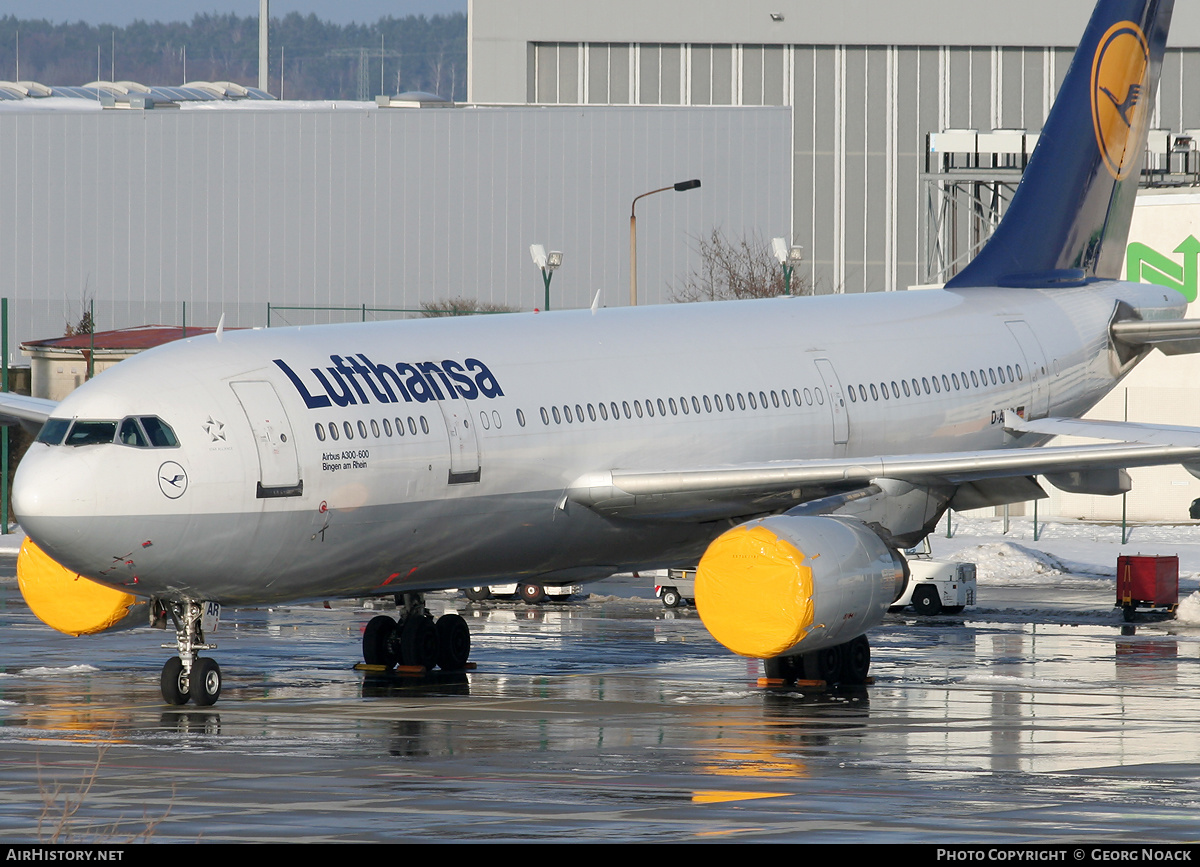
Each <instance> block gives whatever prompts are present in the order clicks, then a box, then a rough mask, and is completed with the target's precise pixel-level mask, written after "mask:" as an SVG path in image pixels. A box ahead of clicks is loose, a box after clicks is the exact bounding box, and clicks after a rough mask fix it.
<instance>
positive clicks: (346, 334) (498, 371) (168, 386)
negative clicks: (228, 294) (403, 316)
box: [14, 281, 1186, 604]
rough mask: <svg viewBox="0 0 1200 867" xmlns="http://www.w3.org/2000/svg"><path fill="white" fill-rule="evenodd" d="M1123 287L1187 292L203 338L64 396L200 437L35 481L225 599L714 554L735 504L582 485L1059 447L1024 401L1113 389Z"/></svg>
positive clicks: (48, 457) (141, 580)
mask: <svg viewBox="0 0 1200 867" xmlns="http://www.w3.org/2000/svg"><path fill="white" fill-rule="evenodd" d="M1118 302H1124V303H1125V304H1127V305H1128V306H1129V307H1130V308H1132V309H1133V311H1135V313H1136V314H1137V315H1139V316H1141V317H1142V318H1144V319H1177V318H1180V317H1181V316H1182V315H1183V312H1184V308H1185V306H1186V305H1185V302H1184V300H1183V298H1182V296H1180V295H1179V294H1178V293H1175V292H1173V291H1171V290H1169V289H1163V288H1162V287H1158V286H1152V285H1149V284H1129V283H1115V282H1108V281H1097V282H1092V283H1089V284H1087V285H1083V286H1078V287H1074V288H1060V289H1054V290H1037V289H1011V288H1006V289H996V290H991V289H971V290H966V291H959V292H952V291H942V290H931V291H914V292H900V293H891V294H869V295H854V296H826V297H818V298H782V299H775V300H756V301H748V302H717V303H711V304H695V305H687V306H681V305H675V306H669V307H668V306H664V307H643V308H636V309H629V308H622V309H603V310H599V311H597V312H596V313H595V314H592V313H590V312H589V311H586V310H585V311H567V312H561V313H548V314H509V315H503V316H476V317H459V318H450V319H431V320H417V321H403V322H380V323H368V324H354V325H335V326H314V327H308V328H302V329H296V328H274V329H270V330H253V331H250V330H247V331H232V332H226V333H225V334H224V335H223V336H222V337H221V338H220V342H218V340H217V338H215V337H213V336H203V337H196V338H190V339H186V340H180V341H177V342H175V343H171V344H168V345H166V346H163V347H160V348H158V349H155V350H152V351H150V352H146V353H144V354H143V355H140V356H138V357H136V358H133V359H130V360H129V361H126V362H123V363H122V364H120V365H118V366H117V367H115V368H113V369H111V370H109V371H107V372H105V373H104V375H103V376H100V377H97V378H96V379H94V380H92V381H91V382H89V383H87V384H86V385H84V386H83V387H82V388H80V389H79V390H77V391H76V392H75V393H73V394H72V395H71V396H70V397H68V398H67V399H66V400H64V401H63V402H62V403H61V404H60V406H59V407H58V408H57V410H56V411H55V412H54V414H53V416H52V419H75V420H100V421H112V422H118V423H119V422H120V421H121V420H122V419H126V418H130V417H134V418H140V417H154V418H158V419H161V420H162V421H163V422H165V423H166V424H168V425H169V426H170V427H171V428H172V429H173V431H174V432H175V435H176V437H177V439H178V445H177V446H173V447H153V446H148V445H147V446H137V445H125V444H120V443H112V442H109V443H93V444H85V445H79V446H73V445H62V444H60V445H48V444H43V443H36V444H34V445H33V446H32V447H31V448H30V450H29V452H28V453H27V455H26V456H25V458H24V460H23V462H22V464H21V467H20V469H19V471H18V474H17V479H16V483H15V488H14V505H15V509H16V511H17V514H18V517H19V518H20V520H21V522H22V525H23V526H24V527H25V529H26V530H27V531H28V532H29V534H30V535H31V537H33V539H34V540H35V541H36V542H37V543H38V544H39V545H40V546H41V547H42V548H43V549H44V550H45V551H46V552H47V553H49V554H50V555H51V556H52V557H54V558H55V559H56V560H57V561H59V562H60V563H62V564H63V565H65V566H67V567H69V568H70V569H72V570H74V571H77V572H79V573H80V574H83V575H85V576H88V577H91V578H93V579H96V580H98V581H101V582H103V583H107V584H111V585H113V586H120V587H123V588H125V589H127V590H129V591H131V592H133V593H135V594H139V595H146V596H151V595H153V596H160V597H163V598H170V599H205V600H214V601H219V602H222V603H226V604H248V603H266V602H272V601H282V600H288V599H298V598H312V597H335V596H352V595H367V594H382V593H387V594H392V593H398V592H403V591H406V590H417V589H421V590H429V589H436V588H441V587H455V586H467V585H475V584H485V583H489V582H497V581H501V580H506V581H513V580H520V579H522V578H530V577H533V576H539V577H540V578H541V579H542V580H555V579H558V580H563V581H567V580H578V579H585V578H589V577H601V576H604V575H607V574H611V573H612V572H615V571H620V570H623V569H633V568H649V567H653V566H664V565H669V564H685V563H691V564H694V563H695V562H696V560H697V559H698V558H699V556H700V554H701V553H702V552H703V551H704V548H705V546H706V545H707V544H708V542H709V541H711V539H712V538H713V537H715V536H716V535H717V534H718V533H720V532H721V531H722V530H724V529H727V528H728V526H729V523H728V522H727V521H723V520H718V519H717V518H716V517H713V518H712V519H711V520H700V521H697V520H695V516H692V518H691V519H684V518H683V517H682V516H672V515H669V514H667V515H664V516H662V517H661V518H656V519H647V518H637V519H625V518H616V517H611V516H605V515H603V514H599V513H597V512H595V511H592V510H590V509H588V508H586V507H583V506H580V505H577V504H574V503H568V502H566V499H565V497H564V492H565V491H566V490H567V489H568V488H569V487H570V485H571V484H572V483H573V482H574V481H575V480H576V479H578V478H579V477H580V476H582V475H584V474H586V473H589V472H594V471H597V470H610V469H624V470H639V469H644V470H646V471H669V470H672V469H674V468H683V467H697V466H721V465H728V464H736V463H743V462H763V461H772V460H799V459H806V458H812V459H817V458H829V457H855V456H872V455H881V454H918V453H932V452H946V451H963V450H972V449H1000V448H1005V447H1011V446H1016V445H1034V444H1036V443H1037V442H1038V440H1037V439H1036V438H1031V437H1024V438H1015V437H1013V436H1012V435H1011V434H1008V433H1006V432H1005V430H1004V425H1003V422H1002V419H1001V418H1000V414H1001V413H1003V412H1004V411H1005V410H1006V409H1009V408H1020V409H1022V410H1023V411H1024V413H1025V415H1026V417H1027V418H1031V417H1032V418H1037V417H1042V416H1047V415H1063V416H1076V415H1079V414H1082V413H1083V412H1085V411H1086V410H1087V409H1089V408H1090V407H1091V406H1093V405H1094V404H1095V403H1096V402H1097V401H1098V400H1099V399H1100V398H1101V397H1103V396H1104V395H1105V394H1106V393H1107V392H1108V391H1109V390H1110V389H1111V388H1112V387H1113V386H1114V385H1115V384H1116V383H1117V382H1118V381H1119V379H1120V378H1121V377H1122V376H1123V375H1124V374H1125V373H1126V372H1128V370H1129V368H1130V366H1131V364H1129V363H1125V364H1122V362H1121V361H1120V359H1119V358H1118V357H1117V354H1116V352H1115V351H1114V349H1113V347H1112V344H1111V341H1110V338H1109V328H1108V326H1109V322H1110V320H1111V319H1112V316H1113V312H1114V309H1115V306H1116V304H1117V303H1118ZM1135 360H1136V359H1135ZM779 508H780V506H779V504H778V503H777V502H765V501H764V503H763V505H762V508H761V509H760V511H773V510H778V509H779ZM754 511H755V509H754V508H749V507H748V508H747V510H746V512H745V514H747V515H748V514H752V513H754Z"/></svg>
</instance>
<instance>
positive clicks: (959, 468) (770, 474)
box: [563, 413, 1200, 520]
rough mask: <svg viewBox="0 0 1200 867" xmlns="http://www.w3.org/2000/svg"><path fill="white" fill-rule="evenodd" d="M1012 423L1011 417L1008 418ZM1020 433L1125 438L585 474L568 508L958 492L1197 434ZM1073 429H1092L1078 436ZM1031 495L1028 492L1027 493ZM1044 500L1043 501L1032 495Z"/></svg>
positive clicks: (1145, 460)
mask: <svg viewBox="0 0 1200 867" xmlns="http://www.w3.org/2000/svg"><path fill="white" fill-rule="evenodd" d="M1011 415H1012V416H1013V417H1015V413H1012V414H1011ZM1021 424H1022V425H1025V424H1028V427H1024V426H1023V427H1020V428H1016V429H1018V430H1020V431H1021V432H1030V433H1046V434H1054V435H1074V436H1089V437H1091V438H1096V439H1121V440H1123V441H1122V442H1116V443H1097V444H1086V445H1077V446H1051V447H1047V446H1036V447H1025V448H1011V449H991V450H980V451H966V452H942V453H935V454H910V455H880V456H872V457H869V458H832V459H820V460H800V461H771V462H768V463H763V464H738V465H732V466H724V467H698V468H692V469H683V470H664V471H660V472H653V471H644V470H641V471H633V470H620V469H614V470H605V471H602V472H594V473H588V474H585V475H584V476H581V477H580V478H579V479H577V480H576V481H575V482H574V483H573V484H572V485H571V486H570V487H569V488H568V489H567V491H566V494H565V497H564V500H563V505H564V506H565V504H566V502H567V501H570V502H574V503H578V504H580V505H583V506H587V507H588V508H590V509H593V510H594V511H597V512H600V513H602V514H606V515H610V516H613V517H618V516H619V517H625V518H660V519H662V518H668V519H672V518H673V519H675V520H688V519H689V518H690V519H691V520H713V519H715V518H719V517H733V516H737V515H744V514H749V513H751V512H753V511H755V510H758V511H769V510H772V509H779V508H781V507H782V506H785V505H786V504H787V503H788V501H789V500H790V501H791V503H792V504H794V505H799V504H801V503H803V502H806V501H808V500H810V499H813V498H816V497H821V496H825V495H826V494H828V493H829V492H833V491H844V490H847V489H851V488H858V487H862V486H865V485H868V484H871V483H873V482H875V481H877V480H880V479H891V480H896V481H901V482H909V483H912V484H919V485H938V486H962V485H969V484H971V483H974V482H984V481H987V480H1002V479H1017V478H1021V477H1029V476H1035V475H1061V474H1067V473H1081V472H1089V471H1091V472H1094V471H1101V470H1121V469H1128V468H1130V467H1144V466H1159V465H1164V464H1196V463H1197V462H1200V428H1184V427H1180V428H1170V427H1163V426H1149V425H1126V424H1121V423H1119V422H1098V423H1091V422H1079V421H1078V420H1077V419H1039V420H1038V421H1037V422H1032V423H1025V422H1021ZM1073 425H1093V427H1091V428H1089V430H1090V433H1080V431H1079V430H1077V429H1075V428H1074V427H1073ZM1031 489H1034V488H1033V486H1031ZM1037 495H1038V496H1044V494H1037Z"/></svg>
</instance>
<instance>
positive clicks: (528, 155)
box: [0, 106, 791, 340]
mask: <svg viewBox="0 0 1200 867" xmlns="http://www.w3.org/2000/svg"><path fill="white" fill-rule="evenodd" d="M790 141H791V112H790V109H787V108H757V109H747V108H678V109H675V110H668V111H659V110H654V111H651V110H647V109H641V108H634V107H626V108H605V107H589V108H583V109H581V108H534V107H523V106H518V107H505V108H460V109H425V110H415V109H414V110H404V109H389V110H361V109H356V110H337V111H332V110H288V109H282V110H281V109H274V110H259V111H254V110H233V109H230V110H220V109H216V110H213V109H206V110H196V111H190V110H179V111H152V112H140V111H104V112H100V111H94V112H69V111H63V112H57V111H36V112H35V111H27V112H20V111H5V112H0V154H3V156H4V159H3V161H2V162H0V214H3V215H4V217H3V219H4V224H5V231H4V232H3V241H2V242H0V243H2V244H3V247H2V248H0V295H4V296H7V297H9V298H11V299H13V302H12V304H13V309H12V316H13V322H14V337H15V338H17V339H18V340H24V339H29V338H40V337H49V336H54V335H57V334H61V333H62V331H63V326H64V324H65V323H66V322H68V321H71V322H74V321H78V319H79V317H80V315H81V313H82V311H83V309H84V307H85V305H86V303H87V301H89V300H93V299H94V301H95V303H96V319H97V327H98V328H100V329H106V328H112V327H123V326H127V325H138V324H143V323H150V322H157V323H165V324H173V323H178V322H180V319H181V316H182V302H184V301H187V302H188V312H187V316H188V321H189V323H190V324H206V325H215V324H216V322H217V320H218V318H219V317H220V316H221V314H222V313H224V314H226V322H227V324H229V325H231V326H232V325H263V324H265V319H266V305H267V302H268V301H270V302H271V303H273V304H276V305H326V306H345V307H355V308H357V307H360V306H361V305H363V304H366V305H367V306H369V307H399V308H405V307H416V306H418V304H419V303H420V302H422V301H433V300H437V299H445V298H449V297H458V296H465V297H468V298H478V299H480V300H483V301H487V302H493V303H498V304H506V305H511V306H515V307H519V308H523V309H532V308H534V307H541V306H542V303H543V285H542V279H541V275H540V273H539V272H538V271H537V269H536V268H535V267H534V265H533V263H532V261H531V259H530V257H529V252H528V249H529V245H530V244H532V243H541V244H544V245H545V246H546V248H547V249H561V250H563V251H564V253H565V261H564V264H563V266H562V268H561V270H560V271H559V272H558V273H557V274H556V275H555V277H554V282H553V287H552V296H553V297H552V306H554V307H555V308H557V307H583V306H588V305H589V304H590V303H591V301H592V297H593V295H594V294H595V292H596V291H597V290H598V289H603V290H604V291H603V295H602V297H601V303H603V304H606V305H612V306H615V305H619V304H625V303H628V302H627V298H628V262H629V251H628V244H629V228H628V227H629V206H630V202H631V200H632V199H633V197H634V196H636V195H638V194H639V193H643V192H646V191H647V190H650V189H654V188H656V187H661V186H664V185H666V184H670V183H673V182H675V181H678V180H683V179H686V178H691V177H699V178H701V179H702V181H703V183H704V186H703V187H702V188H701V189H700V190H696V191H693V192H689V193H684V194H678V195H677V194H674V193H665V194H663V195H661V196H656V197H654V198H652V199H648V200H645V201H644V202H642V203H640V204H639V206H638V216H639V220H638V229H639V269H638V270H639V292H640V296H641V298H642V299H643V302H644V303H660V302H663V301H666V300H668V297H669V294H670V287H671V285H672V284H677V283H678V282H680V281H682V280H683V279H684V278H685V277H686V275H687V274H688V272H689V271H690V270H691V269H692V268H694V267H696V266H697V264H698V262H697V261H696V256H695V254H694V252H693V249H694V247H695V240H696V239H697V238H699V237H701V236H704V235H706V234H707V233H709V232H710V231H711V229H712V228H713V227H735V228H736V229H737V230H738V231H739V233H740V232H741V231H742V230H743V229H744V228H746V227H750V228H752V229H753V230H754V231H757V232H759V233H761V234H762V235H763V236H765V237H769V236H771V235H783V234H786V233H787V232H788V229H789V220H790V214H789V210H790V206H791V184H790V177H789V175H790ZM781 178H782V179H783V180H782V182H781V180H780V179H781ZM344 318H357V315H356V314H353V313H350V314H323V315H319V316H314V315H312V314H304V313H299V312H286V313H281V314H277V315H273V316H272V324H280V323H282V322H285V321H290V322H293V323H296V324H303V323H307V322H312V321H328V320H333V321H341V320H342V319H344Z"/></svg>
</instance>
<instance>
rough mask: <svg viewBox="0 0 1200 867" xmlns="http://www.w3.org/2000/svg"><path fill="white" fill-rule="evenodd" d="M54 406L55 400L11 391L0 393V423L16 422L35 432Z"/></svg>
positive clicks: (56, 402)
mask: <svg viewBox="0 0 1200 867" xmlns="http://www.w3.org/2000/svg"><path fill="white" fill-rule="evenodd" d="M56 406H58V401H56V400H46V399H45V398H41V397H29V396H27V395H24V394H15V393H13V392H11V391H6V392H0V423H2V422H14V421H16V422H20V423H21V424H23V425H25V426H27V427H29V428H31V429H34V430H36V429H37V427H38V426H39V425H41V424H42V423H43V422H45V421H46V419H47V418H49V417H50V413H52V412H53V411H54V408H55V407H56Z"/></svg>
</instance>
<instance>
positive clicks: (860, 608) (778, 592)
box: [696, 515, 908, 659]
mask: <svg viewBox="0 0 1200 867" xmlns="http://www.w3.org/2000/svg"><path fill="white" fill-rule="evenodd" d="M907 579H908V569H907V564H906V563H905V561H904V558H903V557H901V556H900V554H899V552H897V551H895V550H894V549H892V548H889V547H888V546H887V545H885V544H884V542H883V540H881V539H880V538H879V536H877V535H876V534H875V533H874V532H872V531H871V529H870V528H868V527H867V525H866V524H864V523H863V522H862V521H859V520H857V519H854V518H840V517H801V516H795V515H778V516H775V517H770V518H761V519H758V520H754V521H749V522H748V523H745V524H741V525H740V526H737V527H734V528H733V529H732V530H729V531H728V532H726V533H724V534H723V535H721V536H719V537H718V538H717V539H716V540H715V541H713V543H712V544H711V545H709V546H708V550H707V551H706V552H705V553H704V557H703V558H702V559H701V560H700V565H699V567H698V568H697V570H696V608H697V609H698V610H699V612H700V618H701V619H702V620H703V621H704V625H705V626H706V627H707V628H708V631H709V632H711V633H712V635H713V637H714V638H716V639H717V641H719V642H721V643H722V644H724V645H725V646H726V647H728V648H729V649H730V650H732V651H733V652H734V653H739V654H741V655H743V656H752V657H758V658H760V659H767V658H771V657H778V656H793V655H796V654H802V653H803V654H807V653H808V652H810V651H816V650H822V649H823V648H829V647H834V646H837V645H842V644H845V643H847V642H849V641H851V640H853V639H855V638H857V637H858V636H860V635H862V634H863V633H864V632H866V631H867V630H868V629H870V628H871V627H872V626H875V625H876V624H878V623H879V622H880V621H881V620H883V616H884V614H886V613H887V610H888V606H889V605H890V604H891V603H892V602H894V601H895V600H896V599H898V598H899V597H900V595H901V593H903V592H904V587H905V583H906V581H907Z"/></svg>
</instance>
